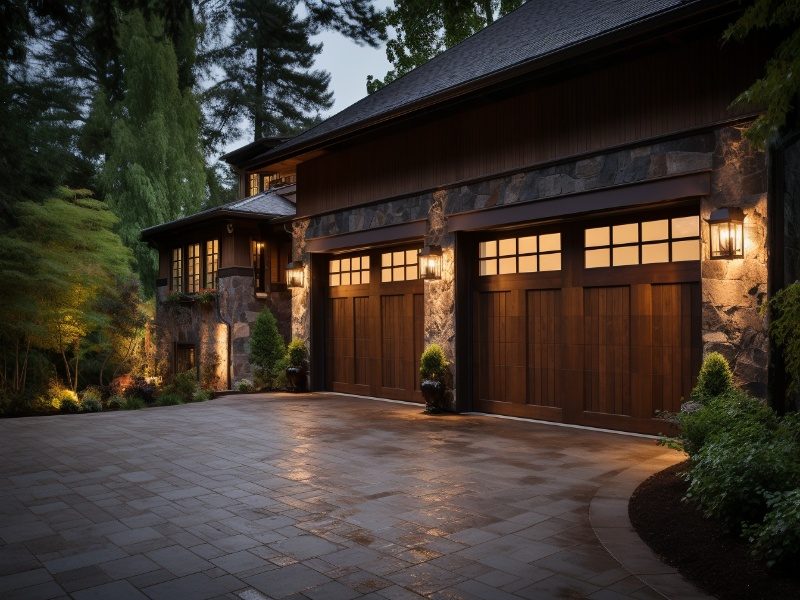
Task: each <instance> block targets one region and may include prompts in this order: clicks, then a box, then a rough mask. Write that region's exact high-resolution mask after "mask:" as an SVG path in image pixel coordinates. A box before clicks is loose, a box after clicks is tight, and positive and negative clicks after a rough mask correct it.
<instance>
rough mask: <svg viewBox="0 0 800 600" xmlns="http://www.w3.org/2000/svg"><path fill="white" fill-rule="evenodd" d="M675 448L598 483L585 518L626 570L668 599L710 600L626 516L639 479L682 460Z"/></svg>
mask: <svg viewBox="0 0 800 600" xmlns="http://www.w3.org/2000/svg"><path fill="white" fill-rule="evenodd" d="M683 458H684V457H683V456H682V455H681V454H679V453H677V452H666V453H664V454H662V455H661V456H659V457H656V458H654V459H652V460H649V461H647V462H644V463H640V464H638V465H636V466H633V467H631V468H629V469H626V470H625V471H622V472H621V473H619V474H618V475H617V476H615V477H614V478H613V479H611V480H610V481H608V482H607V483H606V484H605V485H604V486H603V487H601V488H600V489H599V490H598V491H597V493H596V494H595V495H594V498H592V501H591V503H590V504H589V522H590V524H591V526H592V530H593V531H594V534H595V536H597V539H598V540H599V542H600V543H601V544H602V545H603V547H604V548H605V549H606V551H607V552H608V553H609V554H610V555H611V556H613V557H614V559H615V560H616V561H617V562H618V563H619V564H620V565H621V566H622V568H623V569H625V570H626V571H628V572H629V573H630V574H631V575H633V576H634V577H636V578H637V579H639V580H640V581H642V583H644V584H645V585H647V586H649V587H650V588H652V589H653V590H654V591H656V592H657V593H659V594H661V595H662V596H664V597H665V598H668V599H669V600H712V597H711V596H709V595H708V594H706V593H705V592H702V591H700V590H699V589H698V588H696V587H695V586H694V584H692V583H690V582H689V581H687V580H686V579H685V578H684V577H683V576H682V575H681V574H680V573H678V571H677V570H676V569H675V568H674V567H670V566H669V565H667V564H665V563H664V562H663V561H662V560H661V559H660V558H659V557H658V556H657V555H656V553H655V552H653V551H652V550H651V549H650V546H648V545H647V544H645V543H644V541H642V539H641V538H640V537H639V534H637V533H636V530H635V529H634V528H633V525H632V524H631V521H630V518H629V517H628V502H629V501H630V497H631V495H632V494H633V492H634V491H635V490H636V488H637V487H638V486H639V484H640V483H642V481H644V480H645V479H647V478H648V477H650V476H651V475H653V474H654V473H657V472H659V471H662V470H664V469H666V468H667V467H670V466H672V465H674V464H676V463H679V462H680V461H681V460H683Z"/></svg>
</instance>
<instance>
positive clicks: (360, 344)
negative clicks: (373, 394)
mask: <svg viewBox="0 0 800 600" xmlns="http://www.w3.org/2000/svg"><path fill="white" fill-rule="evenodd" d="M353 330H354V342H355V343H354V350H353V362H354V377H353V380H354V381H353V382H354V383H356V384H358V385H368V384H369V372H370V364H369V363H370V360H369V357H370V348H369V330H370V323H369V298H367V297H358V298H353Z"/></svg>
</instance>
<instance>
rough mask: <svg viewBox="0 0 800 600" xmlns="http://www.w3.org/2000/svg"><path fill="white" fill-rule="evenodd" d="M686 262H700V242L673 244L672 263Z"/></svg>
mask: <svg viewBox="0 0 800 600" xmlns="http://www.w3.org/2000/svg"><path fill="white" fill-rule="evenodd" d="M685 260H700V242H699V241H698V240H686V241H680V242H672V261H673V262H682V261H685Z"/></svg>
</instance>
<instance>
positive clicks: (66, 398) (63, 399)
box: [57, 390, 81, 414]
mask: <svg viewBox="0 0 800 600" xmlns="http://www.w3.org/2000/svg"><path fill="white" fill-rule="evenodd" d="M57 400H58V410H60V411H61V412H62V413H67V414H74V413H79V412H81V403H80V402H79V401H78V396H77V394H76V393H75V392H73V391H72V390H66V393H65V394H63V395H62V396H60V397H59V398H58V399H57Z"/></svg>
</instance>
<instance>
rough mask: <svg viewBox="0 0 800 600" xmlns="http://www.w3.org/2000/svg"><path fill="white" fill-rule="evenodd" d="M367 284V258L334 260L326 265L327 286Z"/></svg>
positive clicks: (356, 257)
mask: <svg viewBox="0 0 800 600" xmlns="http://www.w3.org/2000/svg"><path fill="white" fill-rule="evenodd" d="M366 283H369V256H367V255H364V256H351V257H348V258H335V259H333V260H331V261H330V263H328V284H329V285H330V286H331V287H337V286H340V285H364V284H366Z"/></svg>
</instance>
